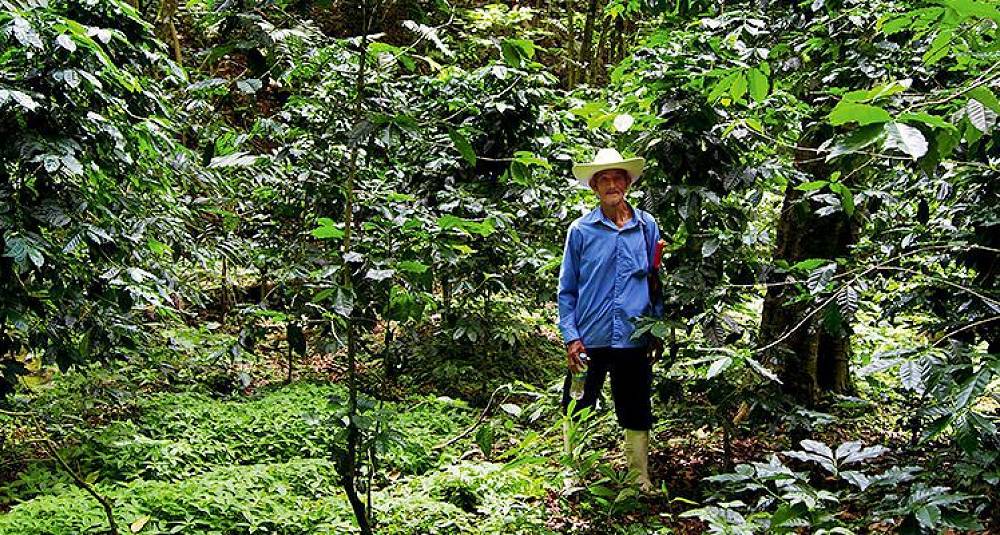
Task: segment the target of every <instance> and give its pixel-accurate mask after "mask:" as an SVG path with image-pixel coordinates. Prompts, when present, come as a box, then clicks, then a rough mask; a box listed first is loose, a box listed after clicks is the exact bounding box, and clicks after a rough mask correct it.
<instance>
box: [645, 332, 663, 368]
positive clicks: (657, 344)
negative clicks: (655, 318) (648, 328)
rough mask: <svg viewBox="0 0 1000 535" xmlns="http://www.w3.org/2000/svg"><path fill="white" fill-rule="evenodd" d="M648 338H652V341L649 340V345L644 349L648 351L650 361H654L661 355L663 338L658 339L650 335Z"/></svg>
mask: <svg viewBox="0 0 1000 535" xmlns="http://www.w3.org/2000/svg"><path fill="white" fill-rule="evenodd" d="M650 339H651V340H652V342H650V344H649V347H648V348H647V349H646V351H648V356H649V360H650V362H656V361H657V360H659V358H660V357H662V356H663V340H660V339H659V338H657V337H655V336H652V335H650Z"/></svg>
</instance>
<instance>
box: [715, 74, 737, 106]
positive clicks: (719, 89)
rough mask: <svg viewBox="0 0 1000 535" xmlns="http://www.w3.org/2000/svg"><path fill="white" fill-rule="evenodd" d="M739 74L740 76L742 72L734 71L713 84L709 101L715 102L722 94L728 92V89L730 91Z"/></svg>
mask: <svg viewBox="0 0 1000 535" xmlns="http://www.w3.org/2000/svg"><path fill="white" fill-rule="evenodd" d="M738 76H740V73H739V72H734V73H731V74H729V75H728V76H726V77H725V78H723V79H721V80H719V81H718V82H716V84H715V85H714V86H712V91H711V92H709V94H708V101H709V102H715V101H716V100H719V99H720V98H721V97H722V95H724V94H725V93H726V91H729V88H730V87H732V85H733V82H734V81H735V80H736V78H737V77H738Z"/></svg>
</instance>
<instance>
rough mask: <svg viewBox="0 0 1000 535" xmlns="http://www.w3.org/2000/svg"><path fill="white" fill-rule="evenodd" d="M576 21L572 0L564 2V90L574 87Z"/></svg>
mask: <svg viewBox="0 0 1000 535" xmlns="http://www.w3.org/2000/svg"><path fill="white" fill-rule="evenodd" d="M575 61H576V20H575V17H574V13H573V0H566V88H567V89H573V87H574V86H576V65H575Z"/></svg>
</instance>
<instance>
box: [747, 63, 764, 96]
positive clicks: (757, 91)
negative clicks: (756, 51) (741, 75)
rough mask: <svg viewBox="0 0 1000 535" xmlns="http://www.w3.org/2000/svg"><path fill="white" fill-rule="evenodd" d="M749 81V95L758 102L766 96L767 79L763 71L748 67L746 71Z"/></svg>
mask: <svg viewBox="0 0 1000 535" xmlns="http://www.w3.org/2000/svg"><path fill="white" fill-rule="evenodd" d="M748 76H749V81H750V97H751V98H753V99H754V100H756V101H757V102H760V101H762V100H764V99H765V98H767V91H768V80H767V76H765V75H764V73H762V72H760V70H758V69H750V72H749V73H748Z"/></svg>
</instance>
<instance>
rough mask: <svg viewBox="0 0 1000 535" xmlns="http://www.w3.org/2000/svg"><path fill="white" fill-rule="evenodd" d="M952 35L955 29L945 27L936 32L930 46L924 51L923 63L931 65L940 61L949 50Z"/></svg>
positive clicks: (953, 35)
mask: <svg viewBox="0 0 1000 535" xmlns="http://www.w3.org/2000/svg"><path fill="white" fill-rule="evenodd" d="M954 37H955V31H954V30H953V29H951V28H945V29H943V30H941V31H940V32H938V34H937V35H936V36H935V37H934V40H933V41H931V44H930V46H929V47H927V51H926V52H924V56H923V60H924V63H925V64H927V65H933V64H935V63H937V62H938V61H941V58H944V57H945V56H947V55H948V52H950V51H951V40H952V39H953V38H954Z"/></svg>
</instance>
